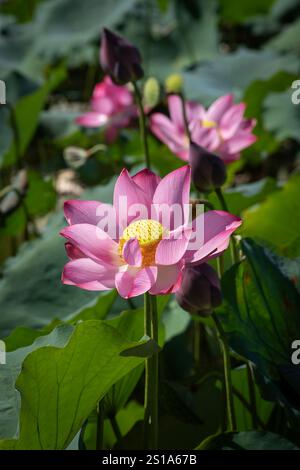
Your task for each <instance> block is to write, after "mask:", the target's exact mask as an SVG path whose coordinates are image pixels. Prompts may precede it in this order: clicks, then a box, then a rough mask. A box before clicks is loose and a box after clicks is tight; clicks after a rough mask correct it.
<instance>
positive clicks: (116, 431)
mask: <svg viewBox="0 0 300 470" xmlns="http://www.w3.org/2000/svg"><path fill="white" fill-rule="evenodd" d="M109 420H110V424H111V427H112V428H113V431H114V434H115V436H116V439H117V442H120V441H121V439H122V433H121V431H120V428H119V425H118V422H117V420H116V417H115V416H111V417H110V419H109Z"/></svg>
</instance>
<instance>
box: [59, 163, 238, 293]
mask: <svg viewBox="0 0 300 470" xmlns="http://www.w3.org/2000/svg"><path fill="white" fill-rule="evenodd" d="M189 192H190V168H189V167H188V166H184V167H182V168H179V169H178V170H175V171H173V172H172V173H169V174H168V175H167V176H165V177H164V178H163V179H160V178H159V177H158V176H157V175H155V174H154V173H152V172H151V171H149V170H147V169H145V170H142V171H140V172H139V173H137V174H136V175H135V176H133V177H131V176H130V175H129V173H128V172H127V170H125V169H124V170H123V171H122V173H121V174H120V176H119V178H118V180H117V182H116V185H115V189H114V204H113V205H110V204H103V203H101V202H98V201H78V200H71V201H67V202H66V203H65V216H66V219H67V222H68V224H69V226H68V227H66V228H64V229H63V230H62V231H61V235H63V236H64V237H65V238H66V239H67V244H66V250H67V254H68V256H69V259H70V261H69V262H68V263H67V264H66V265H65V267H64V271H63V275H62V281H63V283H65V284H70V285H75V286H78V287H80V288H82V289H87V290H96V291H102V290H109V289H113V288H114V287H116V288H117V290H118V292H119V294H120V295H121V296H122V297H124V298H129V297H135V296H137V295H140V294H143V293H145V292H150V294H153V295H155V294H167V293H171V292H175V291H176V290H177V289H178V288H179V287H180V284H181V274H182V270H183V268H184V266H185V265H192V264H195V263H196V264H199V263H202V262H204V261H207V260H208V259H210V258H212V257H215V256H218V255H219V254H220V253H222V252H223V251H224V250H225V249H226V248H227V247H228V244H229V238H230V235H231V234H232V233H233V232H234V230H235V229H236V228H237V227H239V226H240V224H241V220H240V219H239V218H238V217H235V216H233V215H231V214H229V213H227V212H223V211H209V212H206V213H202V214H200V215H198V217H197V218H195V219H194V220H193V221H192V222H191V223H190V222H189ZM124 202H126V204H127V209H126V210H125V209H124ZM137 204H138V206H137ZM137 207H138V211H136V208H137ZM141 208H142V209H143V210H141ZM178 213H179V214H180V216H181V217H180V219H181V220H179V218H178ZM166 215H168V217H165V216H166ZM104 219H105V224H104V223H103V221H104ZM115 225H116V231H115V233H112V234H111V235H110V233H109V230H106V229H105V227H107V226H110V227H114V226H115ZM100 227H102V228H100ZM197 227H200V228H201V227H202V229H203V233H202V235H201V237H199V238H200V240H201V241H200V242H199V243H198V244H197V235H198V233H197V230H198V229H197ZM195 240H196V242H195Z"/></svg>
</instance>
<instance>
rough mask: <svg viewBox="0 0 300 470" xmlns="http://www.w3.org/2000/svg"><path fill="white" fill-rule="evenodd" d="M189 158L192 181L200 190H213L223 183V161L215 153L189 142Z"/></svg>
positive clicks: (224, 171) (224, 177)
mask: <svg viewBox="0 0 300 470" xmlns="http://www.w3.org/2000/svg"><path fill="white" fill-rule="evenodd" d="M189 160H190V165H191V170H192V180H193V183H194V185H195V186H196V188H197V189H198V190H199V191H200V192H202V193H205V192H209V191H213V190H215V189H218V188H220V187H221V186H222V185H223V184H224V183H225V181H226V167H225V163H224V162H223V160H222V159H221V158H220V157H218V156H217V155H215V154H213V153H211V152H208V151H207V150H206V149H204V148H203V147H200V145H197V144H195V143H194V142H191V145H190V154H189Z"/></svg>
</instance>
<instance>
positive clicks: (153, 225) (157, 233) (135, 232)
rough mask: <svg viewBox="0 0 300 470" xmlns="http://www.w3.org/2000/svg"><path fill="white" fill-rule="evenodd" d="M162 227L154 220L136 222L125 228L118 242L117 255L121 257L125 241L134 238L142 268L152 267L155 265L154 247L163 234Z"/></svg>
mask: <svg viewBox="0 0 300 470" xmlns="http://www.w3.org/2000/svg"><path fill="white" fill-rule="evenodd" d="M164 232H165V231H164V228H163V226H162V225H161V224H160V223H159V222H157V221H156V220H152V219H148V220H145V219H143V220H137V221H136V222H132V223H131V224H130V225H128V227H126V228H125V230H124V232H123V235H122V237H121V239H120V242H119V254H120V256H122V253H123V247H124V244H125V242H126V241H128V240H130V239H131V238H136V239H137V240H138V242H139V245H140V249H141V252H142V257H143V261H142V266H153V265H154V264H155V252H156V247H157V245H158V243H159V242H160V240H161V239H162V238H163V234H164Z"/></svg>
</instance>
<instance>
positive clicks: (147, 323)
mask: <svg viewBox="0 0 300 470" xmlns="http://www.w3.org/2000/svg"><path fill="white" fill-rule="evenodd" d="M144 335H145V336H148V337H151V310H150V295H149V294H148V293H146V294H145V295H144ZM151 368H152V360H151V357H149V358H147V359H146V362H145V396H144V410H145V411H144V447H145V449H147V448H148V447H149V439H150V437H149V430H150V419H151V415H150V413H151Z"/></svg>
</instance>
